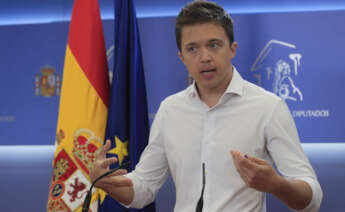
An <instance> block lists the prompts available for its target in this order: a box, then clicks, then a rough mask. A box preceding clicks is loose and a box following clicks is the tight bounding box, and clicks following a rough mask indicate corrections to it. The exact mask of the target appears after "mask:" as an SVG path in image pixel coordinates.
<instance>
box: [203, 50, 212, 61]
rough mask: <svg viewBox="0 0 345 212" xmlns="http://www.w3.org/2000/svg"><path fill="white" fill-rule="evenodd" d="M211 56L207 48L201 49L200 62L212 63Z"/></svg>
mask: <svg viewBox="0 0 345 212" xmlns="http://www.w3.org/2000/svg"><path fill="white" fill-rule="evenodd" d="M211 58H212V57H211V54H210V52H209V51H208V50H207V48H201V49H200V62H203V63H205V62H210V61H211Z"/></svg>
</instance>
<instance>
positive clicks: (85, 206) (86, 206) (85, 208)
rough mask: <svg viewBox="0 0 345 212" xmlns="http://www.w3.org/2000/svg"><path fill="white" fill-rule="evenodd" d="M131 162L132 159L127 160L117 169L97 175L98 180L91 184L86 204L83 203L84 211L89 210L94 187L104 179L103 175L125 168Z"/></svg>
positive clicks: (85, 200)
mask: <svg viewBox="0 0 345 212" xmlns="http://www.w3.org/2000/svg"><path fill="white" fill-rule="evenodd" d="M130 164H131V161H127V162H125V163H123V164H122V165H120V166H118V167H117V168H115V169H111V170H109V171H107V172H106V173H104V174H102V175H101V176H99V177H97V178H96V180H94V181H93V183H92V184H91V187H90V190H89V191H88V192H87V195H86V197H85V199H84V204H83V209H82V212H88V211H89V207H90V201H91V196H92V192H91V191H92V188H93V186H94V185H95V184H96V183H97V182H98V181H99V180H100V179H102V178H103V177H105V176H108V175H110V174H111V173H113V172H115V171H117V170H119V169H123V168H125V167H126V166H128V165H130Z"/></svg>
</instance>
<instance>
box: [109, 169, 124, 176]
mask: <svg viewBox="0 0 345 212" xmlns="http://www.w3.org/2000/svg"><path fill="white" fill-rule="evenodd" d="M125 174H127V170H126V169H119V170H116V171H115V172H113V173H111V174H110V175H109V176H119V175H125Z"/></svg>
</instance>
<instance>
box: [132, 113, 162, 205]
mask: <svg viewBox="0 0 345 212" xmlns="http://www.w3.org/2000/svg"><path fill="white" fill-rule="evenodd" d="M162 116H163V109H161V108H160V109H159V110H158V112H157V114H156V117H155V120H154V122H153V124H152V127H151V131H150V138H149V144H148V145H147V147H146V148H145V150H144V151H143V153H142V155H141V157H140V161H139V163H138V164H137V165H136V167H135V170H134V171H133V172H131V173H128V174H127V175H126V176H127V177H128V178H130V179H131V180H132V182H133V190H134V199H133V201H132V202H131V203H130V204H129V205H125V206H126V207H128V208H129V207H130V208H143V207H145V206H146V205H148V204H150V203H151V202H153V201H154V199H155V197H156V195H157V193H158V191H159V189H160V187H161V186H162V185H163V183H164V182H165V180H166V179H167V177H168V162H167V158H166V155H165V148H164V143H163V137H164V132H163V131H162V130H161V129H162V125H163V124H164V123H163V117H162Z"/></svg>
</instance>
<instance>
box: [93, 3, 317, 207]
mask: <svg viewBox="0 0 345 212" xmlns="http://www.w3.org/2000/svg"><path fill="white" fill-rule="evenodd" d="M175 30H176V41H177V45H178V48H179V53H178V54H179V57H180V59H181V60H182V62H183V63H184V64H185V66H186V67H187V69H188V72H189V73H190V75H191V76H192V77H193V79H194V80H195V82H194V83H193V84H192V85H191V86H189V87H188V88H187V89H185V90H184V91H182V92H179V93H177V94H175V95H172V96H170V97H168V98H166V99H165V100H164V101H163V102H162V103H161V106H160V108H159V110H158V112H157V114H156V118H155V120H154V122H153V125H152V128H151V133H150V140H149V145H148V146H147V147H146V149H145V151H144V152H143V154H142V156H141V159H140V162H139V164H138V165H137V166H136V169H135V170H134V171H133V172H131V173H129V174H126V171H125V170H119V171H117V172H115V173H114V174H113V175H112V176H109V177H106V178H104V179H103V180H101V181H99V183H97V185H96V186H97V187H99V188H102V189H104V190H105V191H106V192H107V193H109V194H110V195H111V196H112V197H113V198H114V199H116V200H117V201H119V202H120V203H122V204H124V205H127V206H128V207H135V208H140V207H143V206H145V205H146V204H149V203H150V202H152V201H153V200H154V198H155V196H156V194H157V192H158V190H159V188H160V187H161V185H162V184H163V183H164V181H165V180H166V178H167V176H168V171H170V173H171V175H172V177H173V180H174V183H175V186H176V205H175V209H174V211H176V212H180V211H187V212H190V211H195V208H196V204H197V202H198V199H199V197H200V193H201V190H202V187H203V179H202V177H201V176H202V164H205V169H206V172H205V180H206V184H205V187H204V189H205V190H204V198H203V199H204V207H203V211H211V212H216V211H217V212H218V211H219V212H221V211H224V212H225V211H226V212H231V211H233V212H246V211H257V212H259V211H260V212H261V211H263V210H265V206H264V202H265V192H269V193H271V194H273V195H275V196H276V197H278V198H279V199H280V200H281V201H282V202H284V203H285V204H286V205H287V206H288V207H290V208H292V209H295V210H300V211H318V209H319V207H320V203H321V199H322V191H321V188H320V185H319V183H318V181H317V178H316V176H315V173H314V171H313V169H312V167H311V165H310V164H309V162H308V159H307V158H306V156H305V154H304V152H303V149H302V147H301V145H300V142H299V138H298V134H297V131H296V128H295V125H294V121H293V119H292V117H291V115H290V113H289V110H288V108H287V106H286V104H285V103H284V101H283V100H282V99H280V98H279V97H277V96H275V95H273V94H271V93H269V92H267V91H265V90H264V89H262V88H259V87H257V86H256V85H254V84H251V83H249V82H247V81H245V80H243V79H242V78H241V76H240V75H239V73H238V72H237V70H236V69H235V67H233V66H232V63H231V61H232V59H233V58H234V57H235V55H236V49H237V45H238V44H237V43H236V42H235V41H234V35H233V24H232V20H231V18H230V16H229V15H228V14H227V13H226V12H225V11H224V10H223V8H221V7H220V6H218V5H216V4H215V3H212V2H207V1H195V2H192V3H190V4H188V5H187V6H186V7H185V8H183V9H182V10H181V12H180V13H179V15H178V17H177V20H176V29H175ZM109 146H110V143H109V141H107V142H106V144H105V146H104V147H103V148H102V150H101V151H100V153H99V154H98V156H97V159H96V161H95V164H94V169H93V170H92V172H91V175H90V176H91V179H92V180H94V179H95V178H96V177H97V176H99V175H101V174H102V173H104V172H105V171H107V170H108V167H109V165H110V164H111V163H113V162H116V159H115V158H111V159H106V158H105V153H106V152H107V151H108V149H109ZM243 154H245V155H243ZM273 163H275V164H276V166H277V168H278V170H279V171H280V173H281V175H280V174H278V173H277V172H276V171H275V170H274V169H273V168H272V164H273ZM125 174H126V175H125Z"/></svg>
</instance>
